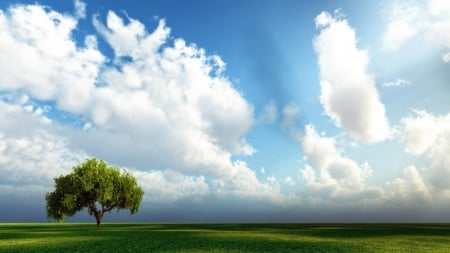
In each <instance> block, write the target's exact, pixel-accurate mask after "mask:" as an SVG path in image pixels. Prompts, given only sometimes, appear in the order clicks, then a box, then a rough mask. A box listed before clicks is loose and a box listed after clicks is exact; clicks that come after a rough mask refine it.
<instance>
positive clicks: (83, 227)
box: [0, 223, 450, 253]
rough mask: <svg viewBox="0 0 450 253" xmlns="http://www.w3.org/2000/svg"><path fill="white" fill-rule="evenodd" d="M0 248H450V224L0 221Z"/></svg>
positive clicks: (103, 249)
mask: <svg viewBox="0 0 450 253" xmlns="http://www.w3.org/2000/svg"><path fill="white" fill-rule="evenodd" d="M0 252H121V253H122V252H450V224H443V225H439V224H183V223H179V224H154V223H105V224H102V227H101V228H99V229H97V228H96V227H95V224H94V223H62V224H56V223H3V224H2V223H0Z"/></svg>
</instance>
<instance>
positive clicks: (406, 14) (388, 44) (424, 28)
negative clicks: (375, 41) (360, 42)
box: [382, 0, 450, 63]
mask: <svg viewBox="0 0 450 253" xmlns="http://www.w3.org/2000/svg"><path fill="white" fill-rule="evenodd" d="M449 10H450V7H449V3H448V2H447V1H445V0H428V1H424V2H415V1H408V2H394V3H393V4H392V6H390V7H389V11H387V16H388V18H389V23H388V24H387V29H386V32H385V33H384V35H383V46H382V48H383V49H384V50H388V51H396V50H399V49H400V48H401V47H402V46H403V45H404V44H406V43H407V42H408V41H411V40H413V39H417V40H422V41H423V42H425V43H426V44H428V46H432V47H434V48H435V49H437V50H439V51H446V52H444V53H442V60H443V61H444V62H445V63H447V62H448V60H447V59H448V57H447V55H448V54H449V50H450V35H449V34H448V32H447V31H448V30H449V29H450V17H449V16H448V15H447V14H448V12H449Z"/></svg>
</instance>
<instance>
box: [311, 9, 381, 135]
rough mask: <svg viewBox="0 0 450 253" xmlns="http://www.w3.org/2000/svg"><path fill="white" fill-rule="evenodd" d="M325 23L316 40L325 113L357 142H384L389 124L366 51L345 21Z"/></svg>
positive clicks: (321, 96) (331, 20) (321, 25)
mask: <svg viewBox="0 0 450 253" xmlns="http://www.w3.org/2000/svg"><path fill="white" fill-rule="evenodd" d="M320 15H330V14H326V13H325V14H324V13H322V14H320ZM320 15H319V16H320ZM317 19H318V18H316V22H318V21H317ZM320 20H321V19H320ZM326 20H328V21H327V22H325V23H324V24H326V25H324V24H322V23H323V22H322V23H320V26H319V27H321V28H322V29H321V30H320V34H319V35H318V36H317V37H316V38H315V39H314V48H315V50H316V52H317V55H318V58H319V68H320V87H321V94H320V102H321V104H322V105H323V107H324V109H325V113H326V114H327V115H328V116H329V117H330V118H331V119H333V121H334V123H335V124H336V125H337V126H340V127H343V128H344V129H345V130H347V131H348V132H349V134H350V136H352V137H353V138H355V139H358V140H363V141H366V142H369V143H373V142H379V141H382V140H384V139H386V138H388V136H389V123H388V120H387V118H386V115H385V109H384V105H383V103H382V102H381V101H380V98H379V95H378V91H377V89H376V85H375V79H374V77H373V76H372V75H371V74H369V73H368V72H367V65H368V61H369V57H368V55H367V52H366V51H364V50H360V49H358V48H357V47H356V37H355V31H354V30H353V29H352V28H351V27H350V26H349V24H348V23H347V21H346V20H342V19H338V18H332V19H329V18H328V19H326ZM317 25H319V23H317Z"/></svg>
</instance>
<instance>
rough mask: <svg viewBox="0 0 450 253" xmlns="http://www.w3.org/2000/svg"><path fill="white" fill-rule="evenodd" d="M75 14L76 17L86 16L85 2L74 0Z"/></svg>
mask: <svg viewBox="0 0 450 253" xmlns="http://www.w3.org/2000/svg"><path fill="white" fill-rule="evenodd" d="M74 5H75V16H76V17H77V18H82V19H84V18H86V3H85V2H83V1H81V0H75V1H74Z"/></svg>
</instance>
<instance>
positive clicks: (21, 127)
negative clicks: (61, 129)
mask: <svg viewBox="0 0 450 253" xmlns="http://www.w3.org/2000/svg"><path fill="white" fill-rule="evenodd" d="M0 122H1V123H0V178H1V179H0V185H5V184H6V185H17V184H19V185H30V184H32V185H44V186H49V185H52V184H53V178H54V177H57V176H59V175H60V174H65V173H67V172H68V171H69V170H70V169H71V168H72V167H73V166H74V165H76V163H77V162H79V161H81V160H82V159H83V157H84V155H83V153H82V152H73V151H71V150H70V149H68V148H67V140H66V139H65V138H64V137H63V136H62V135H59V133H58V132H57V130H56V128H55V127H54V126H53V125H52V124H50V123H48V121H46V120H45V118H44V117H43V116H38V115H35V114H33V113H31V112H28V111H27V110H26V109H25V107H24V106H20V105H11V104H6V103H4V102H1V101H0Z"/></svg>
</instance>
